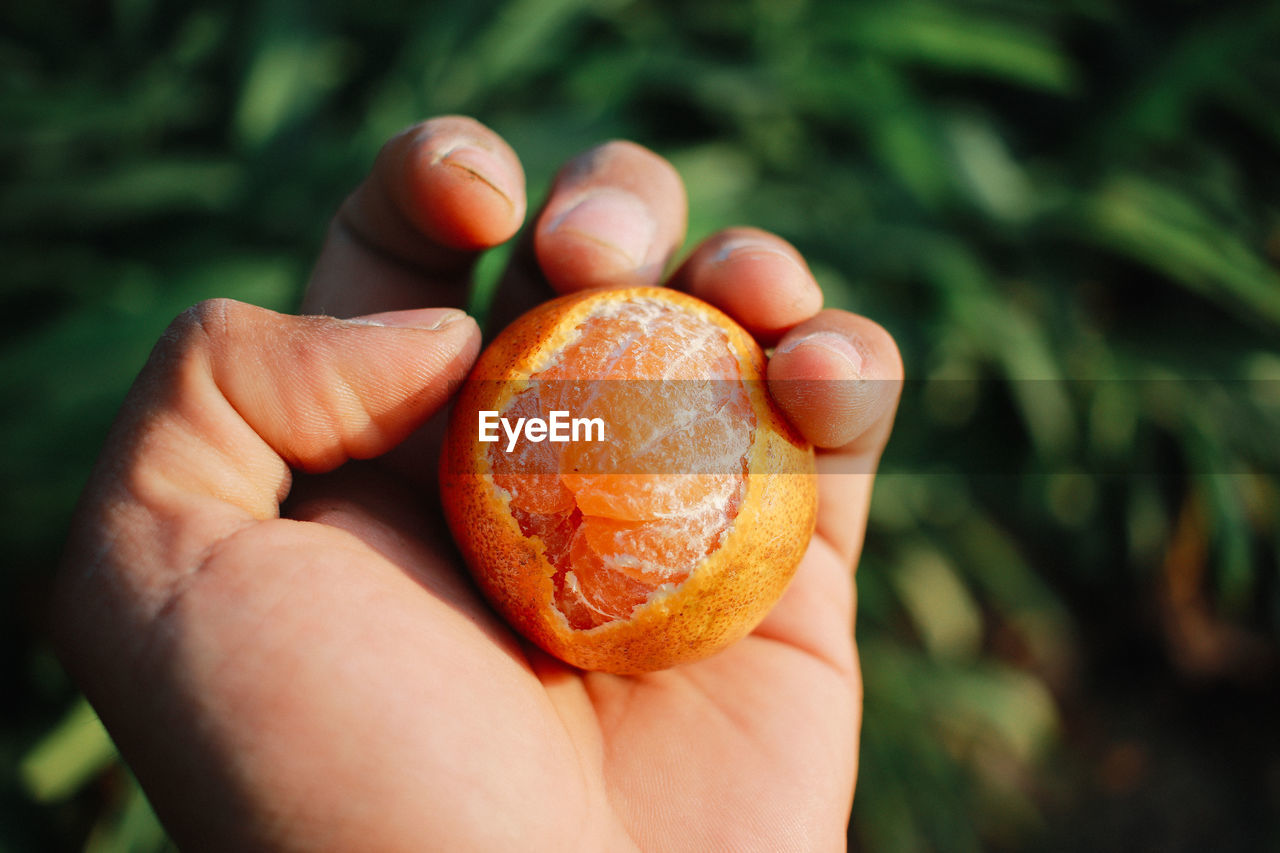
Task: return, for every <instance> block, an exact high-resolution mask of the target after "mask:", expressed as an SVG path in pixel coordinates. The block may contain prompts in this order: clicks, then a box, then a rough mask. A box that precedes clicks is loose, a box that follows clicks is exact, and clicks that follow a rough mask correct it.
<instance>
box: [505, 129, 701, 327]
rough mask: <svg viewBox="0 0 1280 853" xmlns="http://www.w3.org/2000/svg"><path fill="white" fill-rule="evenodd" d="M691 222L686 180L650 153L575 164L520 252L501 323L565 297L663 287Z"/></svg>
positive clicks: (614, 154) (619, 153)
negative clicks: (598, 289)
mask: <svg viewBox="0 0 1280 853" xmlns="http://www.w3.org/2000/svg"><path fill="white" fill-rule="evenodd" d="M687 220H688V201H687V199H686V196H685V191H684V184H683V182H682V181H681V180H680V176H679V174H678V173H677V172H676V170H675V168H674V167H673V166H672V165H671V164H670V163H668V162H667V161H666V160H665V159H663V158H662V157H659V156H658V155H657V154H655V153H653V152H652V151H650V150H648V149H647V148H643V147H641V146H639V145H636V144H634V143H631V142H621V141H614V142H608V143H605V144H604V145H601V146H599V147H597V148H593V149H591V150H590V151H587V152H585V153H583V154H581V155H579V156H577V157H575V158H574V159H572V160H570V161H569V162H568V163H567V164H566V165H565V166H564V168H562V169H561V170H560V173H559V174H558V175H557V176H556V179H555V181H554V183H553V184H552V187H551V191H550V193H549V194H548V196H547V200H546V202H545V203H544V205H543V206H542V209H541V211H540V212H539V213H538V216H537V219H536V221H535V223H534V226H533V227H532V228H531V229H530V230H529V231H528V232H526V234H525V235H524V236H522V237H521V240H520V243H519V245H517V247H516V250H515V253H514V255H513V257H512V261H511V264H510V266H509V267H508V269H507V271H506V273H505V274H504V276H503V281H502V283H501V285H500V287H499V291H498V293H499V296H498V298H497V300H496V301H495V309H496V311H495V322H496V323H501V322H502V321H506V320H510V319H513V318H514V317H516V316H518V314H519V313H522V312H523V311H525V310H527V309H529V308H532V307H533V306H534V305H537V304H538V303H540V302H543V301H545V300H546V299H548V298H550V297H551V296H553V295H555V294H558V293H572V292H575V291H578V290H584V289H587V288H593V287H611V286H640V285H657V284H660V283H661V281H662V276H663V272H664V270H665V268H666V265H667V263H668V261H669V260H670V259H671V257H672V255H673V254H674V253H675V252H676V250H677V249H678V248H679V247H680V244H681V243H682V242H683V241H684V234H685V228H686V225H687Z"/></svg>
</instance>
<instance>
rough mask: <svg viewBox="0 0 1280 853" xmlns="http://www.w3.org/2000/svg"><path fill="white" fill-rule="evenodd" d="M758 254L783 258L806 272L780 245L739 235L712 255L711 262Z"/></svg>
mask: <svg viewBox="0 0 1280 853" xmlns="http://www.w3.org/2000/svg"><path fill="white" fill-rule="evenodd" d="M757 255H765V256H768V257H771V258H783V259H785V260H786V261H787V263H789V264H791V265H792V266H793V267H795V268H796V269H798V270H800V271H801V272H805V270H804V268H803V267H801V266H800V262H799V261H797V260H796V259H795V257H794V256H793V255H792V254H791V253H790V252H784V251H783V250H782V249H780V248H779V247H777V246H775V245H773V244H772V243H768V242H766V241H764V240H757V239H756V238H754V237H738V238H735V239H733V240H728V241H726V242H725V244H724V245H722V246H721V247H720V249H719V250H718V251H717V252H716V253H715V256H714V257H712V259H711V262H712V263H714V264H723V263H724V262H725V261H727V260H729V259H730V258H750V257H754V256H757Z"/></svg>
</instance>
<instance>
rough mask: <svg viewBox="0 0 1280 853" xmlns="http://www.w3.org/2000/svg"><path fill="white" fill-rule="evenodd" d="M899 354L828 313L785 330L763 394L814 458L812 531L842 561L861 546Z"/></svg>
mask: <svg viewBox="0 0 1280 853" xmlns="http://www.w3.org/2000/svg"><path fill="white" fill-rule="evenodd" d="M902 377H903V369H902V357H901V355H900V354H899V353H898V347H897V345H896V344H895V343H894V341H893V338H892V337H891V336H890V335H889V333H888V332H887V331H885V330H884V328H883V327H881V326H879V325H878V324H876V323H874V322H873V321H871V320H868V319H867V318H865V317H860V316H858V315H856V314H850V313H848V312H845V311H834V310H827V311H823V312H821V313H819V314H818V315H817V316H815V317H813V318H812V319H810V320H807V321H805V322H803V323H801V324H800V325H799V326H797V327H795V328H794V329H792V330H791V331H790V332H788V333H787V334H786V335H785V336H784V337H783V338H782V340H781V341H780V342H779V344H778V347H777V349H776V350H775V351H774V354H773V357H772V358H771V359H770V360H769V365H768V381H769V392H770V394H772V395H773V398H774V399H775V400H776V401H777V402H778V405H779V406H781V407H782V409H783V411H784V412H786V414H787V417H788V418H789V419H790V420H791V422H792V423H793V424H794V425H795V426H796V428H797V429H799V430H800V432H801V433H802V434H804V436H805V437H806V438H808V439H809V440H810V441H811V442H813V444H814V445H815V446H816V447H818V448H820V450H821V451H822V452H820V453H819V455H818V473H819V477H818V522H817V533H818V535H820V536H822V537H824V538H825V539H826V540H827V541H828V542H829V543H830V544H831V546H832V547H833V548H834V549H835V550H836V552H837V554H838V555H839V556H840V557H841V558H842V559H844V560H846V561H851V560H853V559H854V557H855V556H856V554H857V553H858V551H859V550H860V548H861V546H862V536H863V531H864V529H865V525H866V517H867V509H868V507H869V504H870V497H871V481H872V475H873V474H874V472H875V468H876V465H877V464H878V462H879V459H880V455H881V453H882V452H883V451H884V447H885V444H886V443H887V442H888V440H889V432H890V430H891V428H892V426H893V416H894V413H895V411H896V410H897V405H898V398H899V396H900V395H901V391H902Z"/></svg>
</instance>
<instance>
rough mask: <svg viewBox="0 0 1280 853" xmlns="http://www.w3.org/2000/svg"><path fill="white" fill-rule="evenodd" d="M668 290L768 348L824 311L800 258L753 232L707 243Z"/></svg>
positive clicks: (731, 232)
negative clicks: (714, 311)
mask: <svg viewBox="0 0 1280 853" xmlns="http://www.w3.org/2000/svg"><path fill="white" fill-rule="evenodd" d="M669 286H671V287H675V288H679V289H680V290H684V291H686V292H688V293H691V294H693V295H694V296H696V297H698V298H699V299H702V300H705V301H706V302H710V303H711V304H712V305H715V306H716V307H717V308H719V309H720V310H721V311H724V312H725V313H726V314H728V315H729V316H730V317H732V318H733V319H735V320H737V321H738V323H740V324H741V325H742V326H743V328H745V329H746V330H747V331H748V332H750V333H751V334H752V335H753V336H754V337H755V338H756V339H757V340H759V341H760V342H761V343H762V344H765V345H766V346H767V345H770V344H773V343H775V342H776V341H777V340H778V339H779V338H780V337H782V335H783V334H784V333H786V332H787V330H789V329H791V328H793V327H794V326H796V325H797V324H799V323H801V322H803V321H805V320H808V319H809V318H810V317H812V316H813V315H815V314H817V313H818V311H819V310H821V308H822V288H820V287H819V286H818V283H817V282H816V281H814V278H813V274H812V273H811V272H809V267H808V265H807V264H805V262H804V259H803V258H802V257H801V256H800V253H799V252H797V251H796V250H795V249H794V248H793V247H792V246H791V244H790V243H788V242H786V241H785V240H783V239H782V238H780V237H775V236H774V235H772V234H769V233H768V232H765V231H761V230H759V229H757V228H729V229H726V230H724V231H721V232H719V233H718V234H715V235H713V236H712V237H709V238H707V239H706V240H705V241H703V242H702V243H701V244H700V245H699V246H698V248H697V249H695V250H694V251H693V254H691V255H690V256H689V257H688V259H686V260H685V262H684V263H683V264H681V265H680V268H679V269H678V270H676V272H675V274H674V275H673V276H672V277H671V281H670V282H669Z"/></svg>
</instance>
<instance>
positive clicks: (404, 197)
mask: <svg viewBox="0 0 1280 853" xmlns="http://www.w3.org/2000/svg"><path fill="white" fill-rule="evenodd" d="M524 214H525V191H524V171H523V170H522V169H521V167H520V161H519V159H518V158H517V157H516V154H515V152H514V151H512V150H511V147H510V146H509V145H507V144H506V142H504V141H503V140H502V139H501V137H499V136H498V135H497V134H496V133H494V132H493V131H492V130H489V129H488V128H487V127H485V126H484V125H482V124H480V123H479V122H477V121H474V120H473V119H469V118H465V117H462V116H445V117H442V118H435V119H431V120H429V121H425V122H423V123H421V124H418V125H415V126H414V127H411V128H409V129H408V130H405V131H404V132H402V133H400V134H398V135H397V136H395V137H394V138H393V139H391V140H390V141H389V142H387V144H386V145H384V146H383V148H382V151H381V152H380V153H379V154H378V158H377V160H376V161H375V162H374V165H373V169H372V170H371V171H370V173H369V176H368V177H367V178H366V179H365V181H364V182H363V183H362V184H361V185H360V186H359V187H358V188H357V189H356V191H355V192H353V193H352V194H351V196H350V197H348V198H347V200H346V201H345V202H344V203H343V205H342V207H341V208H340V209H339V211H338V214H337V215H336V216H335V217H334V219H333V222H332V224H331V225H330V228H329V234H328V237H327V239H326V241H325V245H324V248H323V249H322V250H321V253H320V258H319V260H318V262H317V263H316V267H315V270H314V272H313V273H312V276H311V281H310V283H309V284H308V287H307V293H306V296H305V297H304V299H303V310H304V311H307V312H309V313H319V314H330V315H333V316H338V317H353V316H358V315H360V314H368V313H372V312H374V311H390V310H399V309H406V308H413V307H418V306H423V305H455V306H461V305H462V304H463V302H464V300H465V298H466V288H467V284H468V281H469V277H470V271H471V267H472V265H473V263H474V261H475V259H476V257H477V253H478V252H480V251H481V250H483V249H486V248H489V247H491V246H496V245H497V244H499V243H502V242H504V241H505V240H507V239H509V238H510V237H511V236H512V235H513V234H515V232H516V230H517V229H518V228H519V227H520V223H521V222H522V221H523V220H524Z"/></svg>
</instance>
